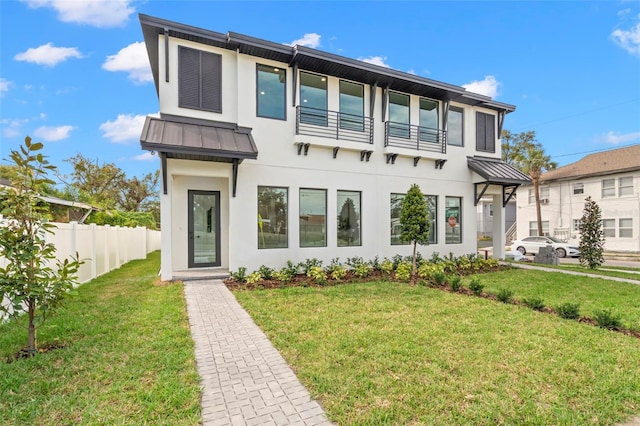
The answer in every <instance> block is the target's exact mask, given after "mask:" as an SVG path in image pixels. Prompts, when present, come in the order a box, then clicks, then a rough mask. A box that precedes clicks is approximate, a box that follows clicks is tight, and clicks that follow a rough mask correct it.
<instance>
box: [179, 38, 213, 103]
mask: <svg viewBox="0 0 640 426" xmlns="http://www.w3.org/2000/svg"><path fill="white" fill-rule="evenodd" d="M178 62H179V63H178V80H179V83H178V85H179V87H178V105H179V106H181V107H184V108H194V109H204V110H207V111H213V112H222V57H221V56H220V55H216V54H215V53H211V52H203V51H201V50H196V49H190V48H188V47H184V46H180V48H179V58H178Z"/></svg>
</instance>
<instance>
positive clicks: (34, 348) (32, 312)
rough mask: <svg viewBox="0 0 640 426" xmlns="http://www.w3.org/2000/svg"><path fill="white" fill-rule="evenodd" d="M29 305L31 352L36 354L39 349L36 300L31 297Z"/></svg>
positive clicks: (29, 345)
mask: <svg viewBox="0 0 640 426" xmlns="http://www.w3.org/2000/svg"><path fill="white" fill-rule="evenodd" d="M27 306H28V309H29V341H28V345H27V346H28V347H29V353H30V354H35V353H36V351H37V350H38V342H37V340H36V325H35V316H36V302H35V300H33V299H29V300H28V302H27Z"/></svg>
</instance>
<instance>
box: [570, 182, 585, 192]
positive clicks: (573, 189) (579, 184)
mask: <svg viewBox="0 0 640 426" xmlns="http://www.w3.org/2000/svg"><path fill="white" fill-rule="evenodd" d="M576 190H581V192H576ZM571 195H584V183H582V182H576V183H574V184H572V185H571Z"/></svg>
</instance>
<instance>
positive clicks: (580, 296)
mask: <svg viewBox="0 0 640 426" xmlns="http://www.w3.org/2000/svg"><path fill="white" fill-rule="evenodd" d="M478 277H479V278H480V280H481V282H482V283H483V284H484V285H485V288H484V291H485V292H490V293H497V292H498V291H499V290H500V289H503V288H504V289H509V290H512V291H513V293H514V294H513V295H514V297H515V298H516V299H520V300H521V299H523V298H531V297H537V298H540V299H542V300H543V301H544V303H545V305H547V306H552V307H553V306H557V305H559V304H562V303H578V304H580V314H581V315H586V316H590V317H593V316H594V314H595V313H596V312H597V311H599V310H602V309H611V310H612V311H613V312H615V313H618V314H620V315H621V318H622V322H623V325H624V326H625V327H627V328H632V329H640V285H637V284H631V283H623V282H618V281H611V280H607V279H605V278H590V277H584V276H576V275H568V274H563V273H562V272H543V271H533V270H525V269H512V270H507V271H501V272H496V273H491V274H484V275H479V276H478Z"/></svg>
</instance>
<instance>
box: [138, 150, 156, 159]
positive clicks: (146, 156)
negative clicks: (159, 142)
mask: <svg viewBox="0 0 640 426" xmlns="http://www.w3.org/2000/svg"><path fill="white" fill-rule="evenodd" d="M156 158H158V157H156V156H155V155H153V154H152V153H150V152H149V151H147V152H145V153H144V154H140V155H136V156H135V157H133V159H134V160H136V161H152V160H155V159H156Z"/></svg>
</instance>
